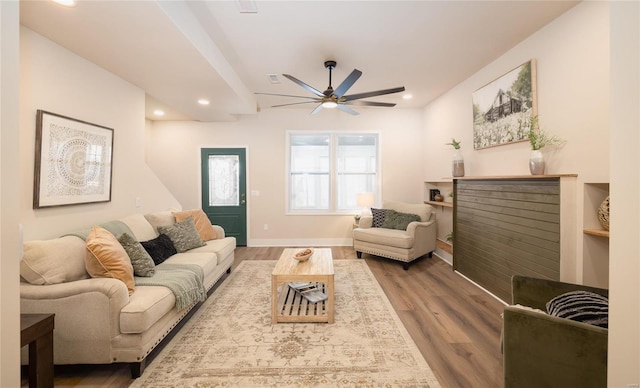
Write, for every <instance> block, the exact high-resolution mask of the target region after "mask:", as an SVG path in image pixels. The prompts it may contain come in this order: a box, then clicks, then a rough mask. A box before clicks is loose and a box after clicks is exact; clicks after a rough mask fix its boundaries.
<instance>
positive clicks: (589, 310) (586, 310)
mask: <svg viewBox="0 0 640 388" xmlns="http://www.w3.org/2000/svg"><path fill="white" fill-rule="evenodd" d="M547 312H548V313H549V315H553V316H556V317H560V318H566V319H571V320H573V321H578V322H582V323H588V324H590V325H595V326H599V327H604V328H608V326H609V322H608V317H609V300H608V299H607V297H605V296H602V295H598V294H596V293H593V292H588V291H572V292H567V293H566V294H562V295H558V296H556V297H555V298H553V299H551V300H550V301H549V302H547Z"/></svg>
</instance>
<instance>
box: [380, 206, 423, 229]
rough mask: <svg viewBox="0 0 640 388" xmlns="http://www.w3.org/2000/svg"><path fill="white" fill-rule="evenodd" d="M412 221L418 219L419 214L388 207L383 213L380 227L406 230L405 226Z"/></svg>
mask: <svg viewBox="0 0 640 388" xmlns="http://www.w3.org/2000/svg"><path fill="white" fill-rule="evenodd" d="M413 221H420V216H419V215H417V214H410V213H401V212H397V211H395V210H391V209H388V210H387V212H386V214H385V215H384V222H383V223H382V227H383V228H386V229H399V230H407V227H408V226H409V224H410V223H411V222H413Z"/></svg>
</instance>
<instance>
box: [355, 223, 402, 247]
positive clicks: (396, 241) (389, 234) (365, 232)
mask: <svg viewBox="0 0 640 388" xmlns="http://www.w3.org/2000/svg"><path fill="white" fill-rule="evenodd" d="M353 238H354V239H356V240H359V241H366V242H371V243H374V244H381V245H387V246H392V247H397V248H404V249H409V248H411V247H413V242H414V239H413V237H411V236H410V235H409V233H407V231H406V230H398V229H385V228H368V229H363V228H356V229H354V230H353Z"/></svg>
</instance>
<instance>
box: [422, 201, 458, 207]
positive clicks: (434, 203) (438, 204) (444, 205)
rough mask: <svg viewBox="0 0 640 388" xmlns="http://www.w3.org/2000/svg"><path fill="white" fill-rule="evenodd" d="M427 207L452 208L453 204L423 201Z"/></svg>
mask: <svg viewBox="0 0 640 388" xmlns="http://www.w3.org/2000/svg"><path fill="white" fill-rule="evenodd" d="M424 203H426V204H427V205H433V206H442V207H453V202H438V201H424Z"/></svg>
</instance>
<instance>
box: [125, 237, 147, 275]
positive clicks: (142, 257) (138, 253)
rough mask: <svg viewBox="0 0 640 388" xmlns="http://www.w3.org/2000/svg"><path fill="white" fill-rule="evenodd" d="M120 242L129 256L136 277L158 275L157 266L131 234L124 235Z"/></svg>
mask: <svg viewBox="0 0 640 388" xmlns="http://www.w3.org/2000/svg"><path fill="white" fill-rule="evenodd" d="M118 242H119V243H120V245H122V247H123V248H124V250H125V252H127V255H129V259H131V265H132V266H133V274H134V275H135V276H144V277H150V276H153V275H154V274H155V273H156V265H155V263H154V262H153V259H152V258H151V256H150V255H149V253H148V252H147V251H146V250H145V249H144V247H143V246H142V244H140V243H139V242H138V241H136V239H135V238H133V237H131V235H129V233H122V236H120V237H119V238H118Z"/></svg>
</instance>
